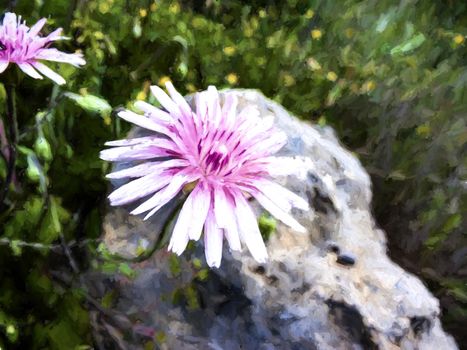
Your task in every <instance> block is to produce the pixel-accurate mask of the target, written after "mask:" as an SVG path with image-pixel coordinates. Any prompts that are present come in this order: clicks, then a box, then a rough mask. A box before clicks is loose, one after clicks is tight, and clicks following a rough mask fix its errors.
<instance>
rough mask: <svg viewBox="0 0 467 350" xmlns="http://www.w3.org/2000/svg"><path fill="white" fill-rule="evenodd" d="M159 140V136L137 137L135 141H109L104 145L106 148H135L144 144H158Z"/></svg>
mask: <svg viewBox="0 0 467 350" xmlns="http://www.w3.org/2000/svg"><path fill="white" fill-rule="evenodd" d="M159 139H160V137H159V136H144V137H136V138H133V139H122V140H115V141H107V142H106V143H105V144H104V145H106V146H134V145H139V144H142V143H145V144H148V143H151V144H156V142H157V140H159Z"/></svg>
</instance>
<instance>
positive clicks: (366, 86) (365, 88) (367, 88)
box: [362, 80, 376, 93]
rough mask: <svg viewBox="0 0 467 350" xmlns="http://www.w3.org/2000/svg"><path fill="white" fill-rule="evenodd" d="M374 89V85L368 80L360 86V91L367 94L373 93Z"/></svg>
mask: <svg viewBox="0 0 467 350" xmlns="http://www.w3.org/2000/svg"><path fill="white" fill-rule="evenodd" d="M375 88H376V83H375V82H374V81H373V80H368V81H367V82H365V83H364V84H363V86H362V91H363V92H364V93H368V92H371V91H373V90H374V89H375Z"/></svg>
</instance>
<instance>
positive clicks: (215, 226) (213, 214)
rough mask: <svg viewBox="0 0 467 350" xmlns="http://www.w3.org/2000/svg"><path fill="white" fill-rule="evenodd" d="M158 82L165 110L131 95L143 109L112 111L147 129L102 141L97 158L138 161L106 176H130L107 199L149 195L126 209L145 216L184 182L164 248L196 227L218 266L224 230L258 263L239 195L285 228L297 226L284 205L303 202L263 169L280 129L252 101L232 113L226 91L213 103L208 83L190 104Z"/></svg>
mask: <svg viewBox="0 0 467 350" xmlns="http://www.w3.org/2000/svg"><path fill="white" fill-rule="evenodd" d="M166 87H167V90H168V92H169V94H170V97H169V96H168V95H167V94H166V93H165V92H164V91H163V90H161V89H160V88H159V87H157V86H152V87H151V91H152V93H153V94H154V96H155V97H156V98H157V99H158V100H159V102H160V103H161V105H162V106H163V107H164V108H165V111H163V110H161V109H159V108H156V107H154V106H152V105H150V104H148V103H146V102H141V101H138V102H136V104H135V106H136V107H137V108H138V109H140V110H142V111H143V112H144V113H145V114H144V115H139V114H136V113H133V112H131V111H128V110H125V111H122V112H120V113H119V114H118V115H119V117H120V118H122V119H125V120H127V121H129V122H131V123H133V124H136V125H138V126H140V127H142V128H145V129H149V130H151V131H153V132H154V134H152V135H151V136H146V137H139V138H134V139H126V140H120V141H111V142H107V143H106V145H108V146H115V147H114V148H110V149H107V150H104V151H102V152H101V154H100V156H101V158H102V159H104V160H107V161H142V162H141V163H140V164H138V165H136V166H133V167H131V168H128V169H124V170H120V171H116V172H113V173H111V174H108V175H107V177H108V178H110V179H121V178H138V179H136V180H132V181H130V182H128V183H127V184H125V185H123V186H121V187H120V188H118V189H117V190H115V191H114V192H112V193H111V194H110V195H109V199H110V203H111V205H123V204H127V203H130V202H133V201H135V200H137V199H140V198H143V197H146V196H150V197H149V198H148V199H147V200H146V201H144V202H143V203H142V204H141V205H139V206H138V207H137V208H136V209H134V210H133V211H132V212H131V213H132V214H141V213H146V212H148V213H147V214H146V217H145V219H147V218H148V217H150V216H151V215H153V214H154V213H156V212H157V211H158V210H159V209H160V208H161V207H162V206H164V205H165V204H166V203H167V202H169V201H170V200H171V199H172V198H174V197H175V196H176V195H177V194H178V193H179V192H180V191H181V190H182V189H183V188H184V187H185V188H187V187H193V186H194V189H193V190H192V191H191V193H190V194H189V196H188V198H187V199H186V201H185V203H184V205H183V207H182V209H181V211H180V213H179V216H178V219H177V222H176V224H175V227H174V230H173V233H172V237H171V240H170V243H169V250H171V251H173V252H175V253H177V254H179V255H180V254H181V253H182V252H183V251H184V250H185V248H186V246H187V243H188V241H189V240H190V239H192V240H198V239H199V238H200V236H201V231H202V230H203V226H204V242H205V254H206V261H207V263H208V265H209V266H215V267H219V266H220V263H221V257H222V244H223V239H224V237H225V238H226V240H227V242H228V244H229V246H230V248H231V249H232V250H240V249H241V243H240V242H244V243H245V244H246V246H247V247H248V249H249V250H250V252H251V254H252V256H253V257H254V258H255V259H256V260H257V261H258V262H260V263H262V262H265V261H266V258H267V252H266V247H265V245H264V242H263V239H262V237H261V233H260V231H259V228H258V223H257V219H256V217H255V214H254V212H253V210H252V208H251V207H250V205H249V204H248V200H247V197H249V196H253V197H254V198H256V200H257V201H258V202H259V203H260V204H261V205H262V206H263V207H264V208H265V209H266V210H267V211H269V212H270V213H271V214H272V215H273V216H275V217H276V218H277V219H279V220H281V221H282V222H284V223H285V224H287V225H289V226H291V227H292V228H294V229H296V230H299V231H304V230H305V229H304V228H303V227H302V226H301V225H300V224H299V223H298V222H297V221H295V219H294V218H292V217H291V216H290V215H289V214H288V212H289V211H290V210H291V208H292V207H297V208H300V209H303V210H306V209H308V204H307V202H306V201H305V200H303V199H302V198H300V197H299V196H297V195H296V194H294V193H292V192H290V191H289V190H287V189H285V188H283V187H281V186H279V185H277V184H275V183H274V182H272V181H271V176H270V175H271V171H273V170H274V168H275V167H278V166H281V164H278V162H277V159H276V158H274V157H271V155H272V154H274V153H275V152H277V151H278V150H279V149H280V148H281V147H282V146H283V145H284V144H285V143H286V136H285V134H283V133H282V132H279V131H277V130H275V129H274V127H273V126H272V121H269V122H265V120H264V119H261V118H259V115H258V111H257V110H256V109H255V108H252V107H247V108H245V109H243V110H242V111H241V112H240V113H238V114H237V99H236V97H235V96H234V95H232V94H228V95H226V97H225V101H224V103H223V105H222V106H221V101H220V97H219V94H218V92H217V90H216V88H215V87H213V86H210V87H209V88H208V90H207V91H203V92H200V93H198V94H196V95H195V102H196V111H193V110H192V109H191V108H190V106H189V105H188V103H187V102H186V101H185V99H184V98H183V96H182V95H180V94H179V93H178V92H177V91H176V90H175V88H174V87H173V85H172V84H171V83H170V82H169V83H167V84H166ZM158 158H159V159H158ZM160 158H162V159H160ZM150 159H151V161H146V160H150ZM143 161H144V162H143ZM187 185H189V186H187Z"/></svg>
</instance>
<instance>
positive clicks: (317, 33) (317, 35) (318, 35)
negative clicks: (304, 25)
mask: <svg viewBox="0 0 467 350" xmlns="http://www.w3.org/2000/svg"><path fill="white" fill-rule="evenodd" d="M322 36H323V32H322V31H321V30H320V29H313V30H312V31H311V37H312V38H313V39H315V40H319V39H321V37H322Z"/></svg>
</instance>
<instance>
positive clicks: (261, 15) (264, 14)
mask: <svg viewBox="0 0 467 350" xmlns="http://www.w3.org/2000/svg"><path fill="white" fill-rule="evenodd" d="M258 15H259V18H266V16H267V15H268V14H267V12H266V11H264V10H259V12H258Z"/></svg>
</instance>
